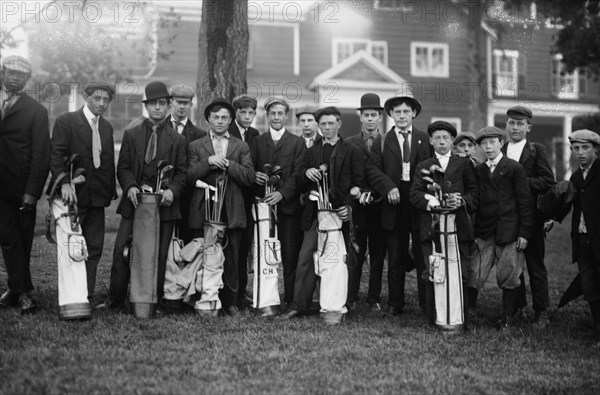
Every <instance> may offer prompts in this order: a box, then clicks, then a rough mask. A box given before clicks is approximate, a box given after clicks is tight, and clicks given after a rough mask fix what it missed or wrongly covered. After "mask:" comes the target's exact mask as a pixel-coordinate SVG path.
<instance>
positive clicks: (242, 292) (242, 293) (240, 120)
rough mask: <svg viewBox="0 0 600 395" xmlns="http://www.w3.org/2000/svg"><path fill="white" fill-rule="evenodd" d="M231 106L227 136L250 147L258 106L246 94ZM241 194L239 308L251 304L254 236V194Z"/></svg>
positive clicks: (248, 189) (248, 191) (246, 189)
mask: <svg viewBox="0 0 600 395" xmlns="http://www.w3.org/2000/svg"><path fill="white" fill-rule="evenodd" d="M231 104H232V105H233V109H234V110H235V117H234V118H235V120H234V121H233V122H232V123H231V125H229V134H230V135H231V136H233V137H236V138H238V139H240V140H242V141H245V142H246V143H247V144H248V146H250V147H251V146H252V141H253V140H254V139H255V138H257V137H258V136H259V134H260V133H259V132H258V129H256V128H253V127H252V126H251V125H252V122H254V117H256V108H257V105H258V103H257V102H256V98H255V97H253V96H250V95H248V94H242V95H239V96H236V97H234V98H233V101H232V103H231ZM243 192H244V204H245V207H246V215H247V217H248V218H247V224H248V226H247V227H246V232H244V234H243V235H242V240H241V241H240V264H239V267H238V269H239V282H240V284H239V291H238V305H239V306H246V305H249V304H251V303H252V301H251V299H250V298H249V297H248V294H247V291H246V287H247V286H248V252H249V251H250V243H251V240H252V237H253V235H254V226H252V223H253V221H254V220H253V218H252V203H253V202H254V192H253V190H252V187H245V188H244V189H243Z"/></svg>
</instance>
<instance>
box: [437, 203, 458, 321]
mask: <svg viewBox="0 0 600 395" xmlns="http://www.w3.org/2000/svg"><path fill="white" fill-rule="evenodd" d="M432 211H434V214H432V215H436V216H439V223H438V226H435V227H434V232H433V234H434V240H433V254H432V255H430V256H429V275H430V280H431V281H432V282H433V290H434V298H435V315H436V319H435V323H436V325H437V326H438V328H439V329H441V330H443V331H457V330H459V329H460V328H461V327H462V325H463V323H464V311H463V300H462V298H463V289H462V274H461V262H460V252H459V249H458V238H457V236H456V222H455V212H454V211H448V210H443V209H441V210H432ZM433 223H435V220H434V221H433ZM438 246H439V250H438V248H437V247H438Z"/></svg>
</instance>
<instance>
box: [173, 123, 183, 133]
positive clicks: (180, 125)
mask: <svg viewBox="0 0 600 395" xmlns="http://www.w3.org/2000/svg"><path fill="white" fill-rule="evenodd" d="M183 127H184V126H183V123H181V122H179V121H173V129H175V131H176V132H177V133H179V134H182V133H183Z"/></svg>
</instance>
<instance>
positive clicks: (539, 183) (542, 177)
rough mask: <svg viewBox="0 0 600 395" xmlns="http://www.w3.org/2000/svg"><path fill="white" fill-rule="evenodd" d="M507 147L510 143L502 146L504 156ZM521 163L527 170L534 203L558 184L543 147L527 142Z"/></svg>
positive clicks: (520, 159) (526, 173)
mask: <svg viewBox="0 0 600 395" xmlns="http://www.w3.org/2000/svg"><path fill="white" fill-rule="evenodd" d="M507 147H508V143H505V144H504V145H503V146H502V153H503V154H504V155H506V150H507ZM519 163H520V164H521V166H523V169H525V175H526V176H527V183H528V184H529V190H530V191H531V194H532V195H533V199H534V202H535V201H537V197H538V196H539V195H540V194H542V193H545V192H547V191H548V189H550V187H551V186H552V185H554V184H556V181H555V180H554V173H552V168H551V167H550V162H548V154H547V153H546V148H545V147H544V146H543V145H541V144H537V143H530V142H529V141H527V142H526V143H525V146H524V147H523V151H522V152H521V157H520V158H519Z"/></svg>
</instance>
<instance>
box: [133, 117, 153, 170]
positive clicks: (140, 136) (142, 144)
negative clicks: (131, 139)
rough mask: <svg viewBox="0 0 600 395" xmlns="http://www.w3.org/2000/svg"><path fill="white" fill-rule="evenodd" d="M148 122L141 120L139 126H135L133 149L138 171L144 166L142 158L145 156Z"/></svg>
mask: <svg viewBox="0 0 600 395" xmlns="http://www.w3.org/2000/svg"><path fill="white" fill-rule="evenodd" d="M147 122H150V121H148V120H147V119H145V120H143V121H142V123H141V124H140V125H138V126H137V128H136V129H137V130H136V134H135V148H136V152H137V154H138V162H139V165H140V169H141V168H143V166H144V157H145V155H146V123H147Z"/></svg>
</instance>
